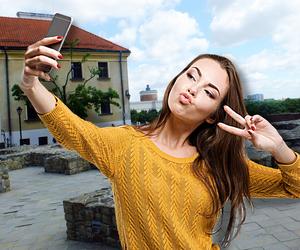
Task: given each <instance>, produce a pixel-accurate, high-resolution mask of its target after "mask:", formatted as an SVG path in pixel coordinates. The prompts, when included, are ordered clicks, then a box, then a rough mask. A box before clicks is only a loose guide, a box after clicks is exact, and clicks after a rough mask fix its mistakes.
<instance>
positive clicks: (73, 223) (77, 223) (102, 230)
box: [63, 188, 121, 249]
mask: <svg viewBox="0 0 300 250" xmlns="http://www.w3.org/2000/svg"><path fill="white" fill-rule="evenodd" d="M63 205H64V212H65V219H66V225H67V238H68V239H69V240H78V241H97V242H102V243H104V244H106V245H110V246H114V247H118V248H120V249H121V246H120V241H119V236H118V231H117V225H116V218H115V211H114V201H113V196H112V191H111V188H102V189H100V190H96V191H95V192H91V193H85V194H82V195H80V196H78V197H74V198H71V199H69V200H64V201H63Z"/></svg>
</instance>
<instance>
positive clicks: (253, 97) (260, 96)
mask: <svg viewBox="0 0 300 250" xmlns="http://www.w3.org/2000/svg"><path fill="white" fill-rule="evenodd" d="M247 100H249V101H263V100H264V95H263V94H254V95H248V96H247Z"/></svg>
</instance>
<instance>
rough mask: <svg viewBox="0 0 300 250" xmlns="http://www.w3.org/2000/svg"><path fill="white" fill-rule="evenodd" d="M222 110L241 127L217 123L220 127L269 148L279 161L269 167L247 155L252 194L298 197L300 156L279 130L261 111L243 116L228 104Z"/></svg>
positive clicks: (260, 146)
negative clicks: (257, 113)
mask: <svg viewBox="0 0 300 250" xmlns="http://www.w3.org/2000/svg"><path fill="white" fill-rule="evenodd" d="M224 109H225V111H226V112H227V114H228V115H230V116H231V117H232V118H233V119H234V120H236V121H237V122H238V123H240V124H241V125H243V126H245V128H244V129H240V128H236V127H233V126H229V125H227V124H224V123H219V124H218V126H219V127H220V128H222V129H223V130H225V131H227V132H229V133H231V134H234V135H237V136H241V137H244V138H245V139H248V140H250V141H251V142H252V144H253V145H254V146H255V147H256V148H257V149H261V150H263V151H266V152H269V153H271V154H272V156H273V157H274V158H275V160H276V161H277V163H278V166H279V169H272V168H269V167H266V166H263V165H260V164H257V163H255V162H253V161H251V160H249V159H248V169H249V175H250V194H251V196H252V197H264V198H271V197H281V198H283V197H285V198H300V159H299V158H300V157H299V153H297V152H294V151H293V150H292V149H290V148H289V147H288V146H287V145H286V143H285V142H284V140H283V139H282V137H281V136H280V134H279V133H278V131H277V130H276V129H275V128H274V127H273V126H272V125H271V124H270V123H269V122H268V121H267V120H266V119H264V118H263V117H261V116H260V115H254V116H250V115H247V116H246V117H245V118H243V117H242V116H241V115H239V114H237V113H236V112H234V111H233V110H232V109H231V108H230V107H228V106H225V107H224Z"/></svg>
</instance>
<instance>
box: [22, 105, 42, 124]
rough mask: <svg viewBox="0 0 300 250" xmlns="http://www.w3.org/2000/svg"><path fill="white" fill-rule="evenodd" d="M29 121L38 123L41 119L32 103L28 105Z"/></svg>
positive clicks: (27, 114) (27, 116)
mask: <svg viewBox="0 0 300 250" xmlns="http://www.w3.org/2000/svg"><path fill="white" fill-rule="evenodd" d="M25 120H27V121H38V120H39V117H38V114H37V112H36V111H35V109H34V107H33V106H32V104H31V103H30V102H28V103H26V119H25Z"/></svg>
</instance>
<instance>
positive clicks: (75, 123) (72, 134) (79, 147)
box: [38, 95, 124, 178]
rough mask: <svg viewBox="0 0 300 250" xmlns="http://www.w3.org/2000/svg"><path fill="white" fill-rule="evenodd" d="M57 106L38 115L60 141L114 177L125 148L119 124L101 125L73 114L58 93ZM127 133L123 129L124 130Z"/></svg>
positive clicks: (107, 174) (108, 175) (105, 173)
mask: <svg viewBox="0 0 300 250" xmlns="http://www.w3.org/2000/svg"><path fill="white" fill-rule="evenodd" d="M54 97H55V99H56V106H55V108H54V109H53V110H52V111H50V112H49V113H46V114H38V116H39V117H40V119H41V120H42V122H43V124H44V125H45V126H46V127H47V128H48V130H49V131H50V133H51V134H52V135H53V136H54V138H55V139H56V140H57V142H58V143H59V144H61V145H62V146H63V147H65V148H66V149H69V150H73V151H76V152H77V153H78V154H79V155H80V156H81V157H82V158H83V159H85V160H87V161H89V162H91V163H93V164H94V165H95V166H96V167H97V168H98V169H99V170H100V171H101V172H102V173H103V174H104V175H106V176H107V177H108V178H112V177H113V175H114V171H115V169H114V168H115V162H116V155H117V153H120V150H121V147H122V136H121V133H122V131H121V130H122V129H121V128H120V127H115V128H114V127H106V128H99V127H97V126H96V125H94V124H93V123H91V122H89V121H85V120H83V119H81V118H80V117H79V116H77V115H76V114H74V113H73V112H72V111H71V110H70V109H69V108H68V107H67V106H66V105H65V104H64V103H63V102H62V101H61V100H60V99H59V98H58V97H57V96H55V95H54ZM123 133H124V132H123Z"/></svg>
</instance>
